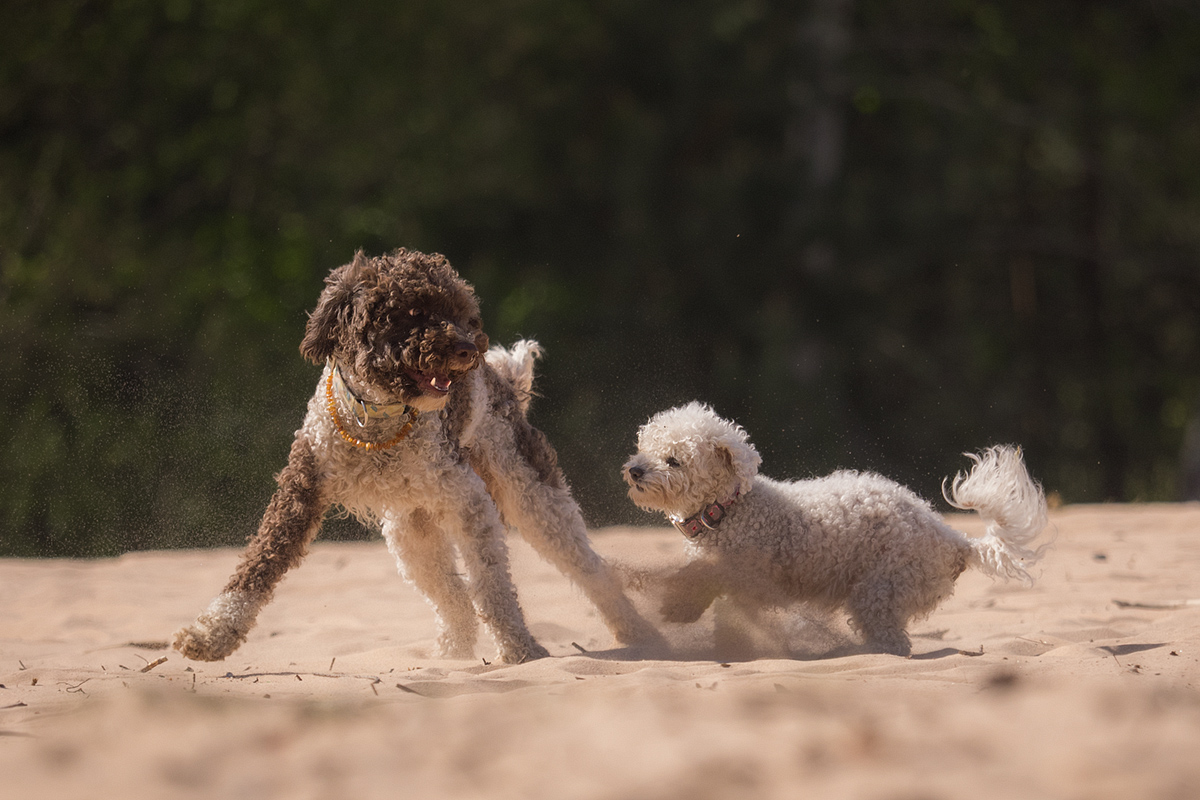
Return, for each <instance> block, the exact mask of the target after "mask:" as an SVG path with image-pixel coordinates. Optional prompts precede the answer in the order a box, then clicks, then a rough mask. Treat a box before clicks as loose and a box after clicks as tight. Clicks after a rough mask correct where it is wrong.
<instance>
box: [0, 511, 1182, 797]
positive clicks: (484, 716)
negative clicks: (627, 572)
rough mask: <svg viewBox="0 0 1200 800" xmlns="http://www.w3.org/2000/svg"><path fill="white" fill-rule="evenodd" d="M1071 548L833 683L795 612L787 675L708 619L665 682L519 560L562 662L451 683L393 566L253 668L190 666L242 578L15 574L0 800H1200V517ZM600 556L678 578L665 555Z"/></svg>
mask: <svg viewBox="0 0 1200 800" xmlns="http://www.w3.org/2000/svg"><path fill="white" fill-rule="evenodd" d="M952 520H953V522H954V524H956V526H958V527H960V529H963V530H966V531H968V532H970V533H978V532H979V531H980V524H979V522H978V521H977V520H976V519H973V518H970V517H953V518H952ZM1051 522H1052V524H1053V525H1054V526H1055V528H1056V531H1057V540H1056V541H1055V544H1054V546H1053V547H1052V549H1050V550H1049V551H1048V553H1047V555H1046V557H1045V559H1044V560H1043V562H1042V564H1041V569H1040V577H1039V579H1038V581H1037V583H1036V584H1035V585H1034V586H1033V587H1032V588H1029V587H1025V586H1022V585H1019V584H1004V583H993V582H992V581H990V580H988V579H987V578H984V577H982V576H981V575H979V574H976V573H967V574H965V575H964V576H963V577H962V578H961V579H960V580H959V583H958V588H957V591H956V593H955V595H954V596H953V597H952V598H950V599H949V600H948V601H947V602H945V603H944V604H943V605H942V607H941V608H940V609H938V610H937V611H936V612H934V613H933V614H932V615H931V616H930V617H929V618H928V619H926V620H923V621H920V622H917V623H915V624H914V626H913V627H912V629H911V630H912V633H913V641H914V655H913V656H912V657H911V658H897V657H894V656H885V655H871V654H853V655H833V656H828V653H830V652H833V653H839V652H842V653H844V652H845V651H846V647H847V646H848V645H849V644H852V637H851V634H850V632H849V631H848V629H846V627H845V624H844V621H842V620H841V619H837V618H835V619H830V620H822V619H819V618H808V617H806V616H804V614H803V613H796V614H793V615H791V616H789V617H788V620H789V622H790V625H791V628H790V630H791V640H789V641H788V642H786V643H785V645H786V647H787V648H788V649H789V652H790V655H791V657H788V658H780V657H769V658H768V657H764V658H758V659H754V660H747V661H734V660H725V661H722V660H720V659H719V657H718V654H717V653H715V652H714V651H713V649H712V643H711V612H709V614H706V615H705V617H704V618H702V619H701V621H700V622H699V623H696V624H695V625H691V626H683V625H663V626H662V627H663V630H664V633H665V634H666V635H667V637H668V638H669V639H670V641H671V642H672V643H673V644H674V646H675V650H674V655H673V657H672V658H670V659H656V660H648V659H645V658H640V657H637V655H636V654H635V653H631V652H629V651H624V650H620V649H614V645H613V642H612V639H611V637H610V636H609V635H608V633H607V631H606V630H605V628H604V626H603V625H602V624H601V622H600V621H599V618H598V617H597V615H596V613H595V612H594V611H593V610H592V609H591V607H590V606H589V605H588V604H587V602H586V601H585V600H584V599H583V598H582V596H581V595H580V594H579V592H577V591H576V590H575V589H574V588H573V587H571V585H570V584H569V583H568V582H567V580H566V579H565V578H564V577H562V576H561V575H560V574H559V573H557V572H556V571H555V570H554V569H553V568H552V567H550V566H549V565H547V564H545V563H544V562H542V561H540V560H539V559H538V558H537V557H536V556H535V555H534V554H533V553H532V551H531V550H530V549H529V548H528V547H527V546H526V545H525V544H524V543H523V542H521V541H520V540H513V541H512V543H511V550H512V561H513V573H514V577H515V580H516V582H517V585H518V588H519V591H520V595H521V602H522V605H523V607H524V608H525V611H526V615H527V618H528V620H529V623H530V627H531V629H532V630H533V632H534V634H535V635H536V636H537V637H538V638H539V640H540V641H541V642H542V643H543V644H544V645H545V646H546V647H547V648H548V649H549V650H550V652H551V654H552V656H553V657H552V658H548V659H543V660H540V661H535V662H532V663H527V664H521V665H515V666H505V665H499V664H495V663H489V662H491V661H492V660H493V659H492V657H493V654H494V651H493V649H492V647H491V644H490V642H488V641H487V640H486V636H485V637H482V639H481V643H480V646H479V651H478V653H477V658H476V659H475V660H473V661H450V660H443V659H438V658H434V657H432V655H431V650H432V647H433V641H434V636H435V629H434V620H433V615H432V613H431V611H430V609H429V608H428V606H427V605H426V604H425V601H424V600H423V599H422V598H421V597H420V596H419V595H418V594H417V593H416V592H415V591H414V590H413V589H412V588H411V587H410V586H408V585H407V584H406V583H404V581H403V580H402V579H401V578H400V577H399V576H398V575H397V572H396V568H395V565H394V563H393V561H392V559H391V557H390V556H389V555H388V553H387V551H386V549H385V547H384V545H383V543H382V542H380V541H374V542H362V543H321V542H318V543H317V544H316V545H315V546H314V548H313V551H312V553H311V555H310V556H309V557H308V559H307V560H306V562H305V563H304V564H303V565H302V566H301V567H300V568H299V569H297V570H295V571H293V572H292V573H291V574H290V575H289V576H288V577H287V578H286V579H285V581H284V582H283V584H282V585H281V587H280V588H279V590H278V592H277V593H276V598H275V601H274V602H273V603H272V604H271V605H270V606H268V607H267V608H266V610H265V611H264V612H263V614H262V616H261V617H260V620H259V624H258V626H257V627H256V628H255V629H254V631H253V632H252V633H251V636H250V639H249V641H248V642H247V643H246V644H245V645H244V646H243V647H242V649H241V650H239V651H238V652H237V653H235V654H234V655H233V656H231V657H230V658H229V659H227V660H226V661H224V662H221V663H216V664H207V663H195V662H189V661H187V660H185V659H183V658H182V657H181V656H180V655H179V654H177V653H175V652H174V651H171V650H169V649H166V643H167V642H168V641H169V639H170V637H171V635H172V633H173V632H174V631H175V630H176V629H177V628H179V627H180V626H181V625H183V624H185V623H187V622H190V621H191V620H192V619H193V618H194V616H195V615H196V613H197V612H199V611H200V610H201V609H202V608H203V607H204V606H205V605H206V604H207V602H208V601H209V599H210V598H211V597H212V596H213V595H214V594H215V593H216V592H217V591H218V590H219V589H220V587H221V586H222V585H223V583H224V581H225V579H226V578H227V577H228V575H229V573H230V572H231V571H232V569H233V566H234V564H235V561H236V559H237V551H236V550H230V549H221V550H203V551H201V550H196V551H176V552H145V553H132V554H129V555H125V556H122V557H121V558H117V559H111V560H100V561H62V560H51V561H24V560H13V559H9V560H0V776H2V777H0V797H4V798H8V797H12V798H26V799H27V798H56V799H57V798H64V799H66V798H89V799H91V800H94V799H95V798H109V797H153V798H156V799H158V800H162V799H163V798H177V797H178V798H193V797H221V798H242V797H245V798H376V797H379V798H384V797H388V798H395V797H413V798H443V797H445V798H450V797H453V798H485V797H486V798H489V800H499V799H500V798H514V799H515V798H522V799H523V800H530V799H536V798H547V799H550V798H553V799H554V800H574V799H576V798H578V799H580V800H584V799H589V798H614V799H615V798H649V799H652V800H667V799H668V798H680V800H683V798H687V799H688V800H702V799H703V798H729V797H753V798H797V797H813V798H855V799H856V800H857V799H858V798H871V799H874V798H878V799H879V800H942V799H945V800H949V799H950V798H962V797H970V798H977V799H978V798H1024V799H1026V800H1028V799H1029V798H1043V797H1044V798H1080V800H1082V799H1083V798H1089V799H1091V798H1122V800H1129V798H1143V799H1145V798H1180V799H1182V798H1195V797H1200V757H1197V753H1200V690H1198V685H1200V504H1186V505H1146V506H1134V505H1104V506H1071V507H1066V508H1063V509H1059V510H1057V511H1055V512H1053V513H1052V516H1051ZM593 540H594V543H595V546H596V548H597V549H598V550H599V551H600V552H601V553H603V554H604V555H605V556H606V557H608V558H610V559H612V560H614V561H616V562H619V563H623V564H630V565H635V566H639V567H641V566H647V565H650V566H669V565H671V564H673V563H681V562H682V539H681V537H680V535H679V534H678V533H677V532H676V531H674V530H672V529H669V528H644V529H636V528H619V529H603V530H597V531H594V532H593ZM635 599H636V600H637V601H638V602H639V603H640V604H642V605H644V607H645V609H646V610H647V612H648V613H651V612H652V609H653V598H652V597H651V596H649V595H635ZM839 648H840V649H839ZM164 658H165V661H164V660H162V659H164Z"/></svg>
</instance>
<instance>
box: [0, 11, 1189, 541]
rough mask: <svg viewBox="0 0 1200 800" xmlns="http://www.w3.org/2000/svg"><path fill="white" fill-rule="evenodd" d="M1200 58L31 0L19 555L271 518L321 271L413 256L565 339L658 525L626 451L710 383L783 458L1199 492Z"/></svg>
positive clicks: (959, 42) (568, 383)
mask: <svg viewBox="0 0 1200 800" xmlns="http://www.w3.org/2000/svg"><path fill="white" fill-rule="evenodd" d="M1197 53H1200V13H1198V12H1197V11H1196V8H1195V6H1194V4H1191V3H1185V2H1172V1H1171V0H1157V1H1156V2H1150V1H1149V0H1147V1H1146V2H1137V3H1118V2H1069V3H1043V2H1033V1H1032V0H1024V1H1016V0H1014V1H1013V2H1004V3H984V2H974V0H940V1H937V0H913V1H912V2H905V3H896V2H884V1H883V0H858V1H857V2H855V1H854V0H810V1H809V2H791V3H769V2H766V0H730V1H725V2H718V1H717V0H693V2H687V3H682V2H665V3H651V4H647V3H640V2H633V1H632V0H589V1H588V2H581V1H580V0H553V2H550V0H486V2H485V1H484V0H436V1H434V0H406V1H405V2H403V3H390V2H377V1H376V2H362V3H350V4H346V3H340V4H334V3H330V2H324V1H321V0H296V1H295V2H290V3H282V2H277V0H222V2H207V1H205V0H107V1H103V2H101V1H94V0H56V2H52V3H40V2H31V1H30V0H10V2H8V3H5V4H4V5H3V6H2V7H0V408H2V409H3V411H4V414H5V421H6V425H5V433H4V436H3V439H2V440H0V554H3V555H21V556H34V555H37V556H52V555H103V554H112V553H116V552H120V551H123V550H128V549H137V548H147V547H179V546H197V545H209V544H231V543H238V542H241V541H242V540H243V539H244V538H245V536H246V535H247V534H249V533H250V532H252V531H253V530H254V528H255V527H256V525H257V520H258V517H259V515H260V514H261V512H262V509H263V507H264V506H265V504H266V502H267V499H268V498H269V496H270V493H271V491H272V490H273V489H274V483H273V481H272V476H273V474H274V473H275V472H276V471H277V470H278V469H280V468H281V467H282V465H283V462H284V459H285V457H286V453H287V449H288V445H289V443H290V439H291V434H292V432H293V431H294V430H295V428H296V427H297V426H298V425H299V422H300V419H301V416H302V414H303V407H304V403H305V399H306V398H307V396H308V395H309V393H310V392H311V391H312V387H313V383H314V380H315V378H316V371H315V369H314V368H312V367H311V366H308V365H306V364H304V363H303V362H302V360H301V358H300V356H299V354H298V353H297V351H296V346H297V344H298V343H299V340H300V337H301V334H302V330H303V326H304V322H305V319H306V317H305V313H306V311H307V310H308V309H310V308H311V307H312V305H313V304H314V303H315V300H316V296H317V293H318V292H319V290H320V287H321V279H322V278H323V276H324V275H325V274H326V272H327V271H328V270H329V269H330V268H332V267H334V266H337V265H338V264H341V263H344V262H345V261H346V260H348V259H349V258H350V256H351V255H352V254H353V252H354V250H355V249H357V248H360V247H361V248H364V249H366V250H367V251H369V252H381V251H384V250H390V249H393V248H395V247H398V246H402V245H403V246H409V247H415V248H418V249H423V250H428V251H438V252H443V253H445V254H446V255H448V256H449V257H450V259H451V261H452V262H453V263H454V264H455V265H456V266H457V267H458V268H459V270H460V271H461V272H462V273H463V274H464V275H465V276H466V277H467V278H468V279H469V280H471V281H472V282H474V284H475V285H476V288H477V290H478V291H479V294H480V296H481V298H482V301H483V307H484V311H485V322H486V324H487V327H488V331H489V333H490V334H491V336H492V338H493V340H494V341H498V342H509V341H511V340H512V339H513V338H515V337H516V336H518V335H527V336H533V337H535V338H538V339H539V340H540V341H541V342H542V343H543V345H545V347H546V349H547V351H548V357H547V359H546V361H545V362H544V363H543V365H542V373H541V378H540V381H539V384H538V385H539V389H540V392H541V394H542V395H543V397H542V398H541V399H540V400H539V401H538V402H537V403H536V404H535V406H534V410H533V417H534V421H535V422H536V423H537V424H538V425H539V426H541V427H542V428H544V429H545V430H546V432H547V433H548V434H549V436H550V437H551V440H552V441H553V442H554V443H555V445H556V446H557V447H558V449H559V451H560V456H561V461H562V464H563V466H564V469H565V471H566V473H567V475H568V478H569V479H570V480H571V482H572V484H573V486H574V488H575V490H576V493H577V495H578V497H579V499H580V501H581V503H582V505H583V507H584V510H585V514H586V515H587V516H588V518H589V521H591V522H592V523H596V524H601V523H612V522H634V521H644V522H651V521H653V520H650V519H649V518H648V517H646V516H644V515H642V514H640V512H638V511H637V510H636V509H634V508H633V506H632V505H631V504H629V503H628V501H627V500H625V499H624V496H623V491H622V485H621V483H620V480H619V477H618V470H619V467H620V465H621V463H622V462H623V460H624V458H625V457H626V455H627V454H628V452H629V451H630V450H631V449H632V447H633V439H634V433H635V431H636V428H637V425H638V424H640V423H641V422H642V421H644V419H645V418H646V417H647V416H648V415H649V414H651V413H653V412H654V411H657V410H660V409H662V408H664V407H666V406H668V405H670V404H674V403H677V402H681V401H686V400H691V399H702V400H706V401H708V402H711V403H712V404H714V406H715V407H716V408H717V409H718V411H720V412H722V413H724V414H726V415H729V416H733V417H735V418H736V419H738V420H739V421H740V422H742V423H743V424H744V425H745V426H746V427H747V429H748V430H749V431H750V433H751V436H752V437H753V439H754V440H755V441H756V443H757V444H758V445H759V448H760V450H761V451H762V452H763V455H764V458H765V468H764V471H766V472H767V473H768V474H773V475H776V476H780V477H783V476H803V475H809V474H815V473H821V472H824V471H826V470H828V469H830V468H833V467H837V466H845V467H858V468H871V469H878V470H881V471H885V472H887V473H888V474H889V475H892V476H893V477H896V478H898V479H900V480H903V481H906V482H908V483H910V484H911V485H912V486H913V487H914V488H915V489H917V490H918V491H919V492H921V493H922V494H925V495H926V496H930V495H935V494H936V491H937V486H938V483H939V481H940V479H941V477H942V476H943V475H945V474H947V473H952V472H953V471H954V470H956V469H958V468H960V467H961V466H963V461H962V459H961V458H960V457H959V456H958V453H959V452H960V451H962V450H965V449H974V448H978V447H982V446H985V445H987V444H990V443H992V442H995V441H1001V440H1003V441H1017V442H1020V443H1023V444H1024V445H1025V446H1026V448H1027V453H1028V459H1029V461H1030V464H1031V467H1032V469H1033V471H1034V472H1035V473H1036V474H1037V475H1038V476H1040V477H1041V478H1042V479H1043V481H1044V483H1045V484H1046V486H1047V488H1048V489H1050V490H1052V491H1057V492H1059V493H1060V494H1061V495H1062V497H1063V498H1064V499H1066V500H1067V501H1098V500H1107V499H1114V500H1118V499H1119V500H1165V499H1174V498H1176V497H1177V496H1178V495H1179V492H1180V481H1181V480H1182V478H1183V476H1182V474H1181V466H1180V450H1181V447H1182V443H1183V441H1184V433H1185V428H1186V427H1187V425H1188V424H1189V422H1190V421H1193V420H1195V419H1196V417H1197V411H1198V408H1197V400H1198V398H1200V370H1198V369H1197V364H1200V59H1197V58H1196V54H1197ZM334 535H353V533H352V532H350V531H349V530H348V529H346V528H345V527H344V525H343V526H342V527H340V528H339V527H337V526H335V529H334Z"/></svg>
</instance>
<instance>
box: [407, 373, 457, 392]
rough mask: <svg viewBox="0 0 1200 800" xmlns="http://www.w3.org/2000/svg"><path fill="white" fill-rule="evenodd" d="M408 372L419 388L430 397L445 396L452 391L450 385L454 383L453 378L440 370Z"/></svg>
mask: <svg viewBox="0 0 1200 800" xmlns="http://www.w3.org/2000/svg"><path fill="white" fill-rule="evenodd" d="M406 372H408V377H410V378H412V379H413V381H414V382H415V383H416V384H417V390H418V391H419V392H420V393H421V394H424V395H428V396H430V397H445V396H446V395H447V394H449V393H450V385H451V384H452V383H454V379H453V378H451V377H450V376H449V375H446V374H443V373H440V372H414V371H412V370H406Z"/></svg>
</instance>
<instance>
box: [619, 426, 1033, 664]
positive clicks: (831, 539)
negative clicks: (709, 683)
mask: <svg viewBox="0 0 1200 800" xmlns="http://www.w3.org/2000/svg"><path fill="white" fill-rule="evenodd" d="M968 455H969V454H968ZM969 457H970V458H971V459H972V460H973V461H974V462H975V465H974V467H973V468H972V470H971V471H970V473H969V474H966V475H963V474H961V473H960V474H959V475H957V476H956V477H955V478H954V480H953V481H952V482H951V484H950V487H949V491H948V492H946V491H945V487H943V493H944V494H946V499H947V500H948V501H949V502H950V503H951V504H952V505H953V506H955V507H956V508H960V509H971V510H974V511H976V512H978V513H979V514H980V515H981V516H983V517H984V518H985V519H986V520H988V522H989V525H988V528H987V532H986V533H985V534H984V535H983V536H982V537H980V538H976V539H972V538H969V537H967V536H965V535H963V534H962V533H960V532H958V531H956V530H954V529H953V528H951V527H950V526H949V525H947V524H946V523H945V521H944V520H943V519H942V518H941V516H939V515H938V514H937V513H936V512H934V510H933V509H932V507H930V505H929V503H927V502H925V501H924V500H922V499H921V498H919V497H917V496H916V495H915V494H913V493H912V492H911V491H909V490H908V489H906V488H905V487H903V486H901V485H899V484H897V483H895V482H894V481H890V480H888V479H887V478H884V477H882V476H880V475H876V474H872V473H865V472H863V473H860V472H850V471H841V472H835V473H833V474H832V475H829V476H828V477H824V478H816V479H813V480H801V481H794V482H783V481H775V480H771V479H770V478H766V477H763V476H761V475H759V474H758V466H759V464H760V463H761V462H762V459H761V458H759V455H758V452H757V451H756V450H755V449H754V446H753V445H752V444H751V443H750V442H749V440H748V438H747V435H746V432H745V431H744V430H742V428H741V427H740V426H738V425H736V424H734V423H732V422H729V421H727V420H724V419H722V418H720V417H719V416H717V415H716V414H715V413H714V412H713V410H712V409H711V408H709V407H708V406H705V405H702V404H700V403H691V404H690V405H687V406H683V407H681V408H673V409H670V410H668V411H663V412H661V413H659V414H657V415H655V416H654V417H653V418H651V419H650V421H649V422H647V423H646V424H645V425H643V426H642V427H641V429H640V430H639V431H638V452H637V454H635V455H634V456H633V457H632V458H630V459H629V461H628V463H626V464H625V467H624V477H625V481H626V483H628V484H629V497H630V498H631V499H632V500H633V502H634V503H636V504H637V505H638V506H640V507H641V508H643V509H646V510H650V511H659V512H662V513H663V514H665V515H666V516H667V517H668V519H670V520H671V522H672V523H673V524H674V525H675V527H677V528H678V529H679V530H680V531H681V532H682V533H683V534H684V536H685V537H687V539H688V542H689V547H688V550H689V556H690V561H689V563H688V564H687V565H686V566H685V567H683V568H682V569H680V570H679V571H678V572H676V573H674V574H673V575H672V576H671V577H670V578H669V579H668V580H667V581H666V582H665V597H664V601H663V607H662V613H663V617H664V619H666V620H667V621H668V622H694V621H695V620H697V619H698V618H699V617H700V615H701V614H703V613H704V611H705V609H707V608H708V607H709V605H711V604H712V603H713V601H714V600H715V599H717V598H718V597H721V596H724V597H725V598H726V599H727V601H728V602H729V603H732V604H733V605H734V606H735V607H737V608H738V609H740V610H741V611H744V612H746V613H747V614H748V615H749V616H751V617H753V615H754V614H755V612H756V611H760V610H763V609H768V608H773V607H781V606H785V605H788V604H790V603H793V602H796V601H805V602H808V603H810V604H813V605H815V606H817V607H819V608H824V609H828V610H832V609H836V608H845V609H847V610H848V611H849V613H850V622H851V625H852V626H853V627H854V628H855V629H856V630H857V631H858V632H859V633H860V634H862V636H863V638H864V639H865V642H866V646H867V647H868V648H869V649H870V650H872V651H875V652H883V653H894V654H896V655H901V656H906V655H908V654H909V653H910V652H911V648H912V645H911V642H910V641H909V638H908V633H907V632H906V628H907V627H908V623H909V621H910V620H912V619H914V618H919V617H922V616H925V615H927V614H929V613H930V612H931V611H933V609H934V608H936V607H937V605H938V603H940V602H941V601H942V600H943V599H944V598H946V597H948V596H949V595H950V594H951V593H952V592H953V591H954V582H955V580H956V579H957V578H958V576H959V575H960V574H961V573H962V571H963V570H965V569H966V568H967V567H977V568H978V569H980V570H982V571H983V572H985V573H987V574H988V575H991V576H993V577H1004V578H1011V577H1016V578H1022V579H1024V580H1026V581H1031V580H1032V579H1031V578H1030V576H1029V572H1028V571H1027V568H1028V567H1029V566H1030V565H1031V564H1032V563H1033V562H1035V561H1036V560H1037V559H1038V558H1039V557H1040V556H1041V553H1042V550H1043V549H1044V547H1045V545H1043V546H1042V547H1041V548H1038V549H1032V546H1033V542H1034V540H1035V539H1036V538H1037V536H1038V535H1039V534H1040V533H1041V531H1042V530H1043V528H1045V526H1046V519H1047V512H1046V501H1045V498H1044V496H1043V494H1042V490H1041V487H1039V486H1038V484H1036V483H1035V482H1034V481H1033V480H1032V479H1030V477H1029V473H1028V472H1027V471H1026V469H1025V464H1024V462H1023V460H1022V458H1021V452H1020V450H1019V449H1014V448H1011V447H1004V446H997V447H992V448H989V449H987V450H985V451H983V452H982V453H981V454H980V455H978V456H975V455H969ZM719 625H720V619H719V618H718V626H719ZM720 635H721V632H720V630H718V637H720Z"/></svg>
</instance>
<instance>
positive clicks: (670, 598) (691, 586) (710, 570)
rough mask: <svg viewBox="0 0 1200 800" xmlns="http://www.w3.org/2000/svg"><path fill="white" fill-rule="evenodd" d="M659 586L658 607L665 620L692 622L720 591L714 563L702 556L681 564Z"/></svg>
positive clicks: (720, 586)
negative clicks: (660, 591) (660, 600)
mask: <svg viewBox="0 0 1200 800" xmlns="http://www.w3.org/2000/svg"><path fill="white" fill-rule="evenodd" d="M663 586H664V590H663V600H662V606H661V609H660V611H661V613H662V616H663V619H664V620H665V621H667V622H695V621H696V620H698V619H700V616H701V615H702V614H703V613H704V612H705V611H707V610H708V607H709V606H710V605H712V603H713V601H714V600H716V599H717V597H718V596H720V594H721V592H722V584H721V577H720V573H719V571H718V570H717V567H716V565H714V564H713V563H712V562H710V561H707V560H704V559H701V560H698V561H693V562H691V563H690V564H688V565H686V566H684V567H681V568H680V569H678V570H677V571H675V572H674V573H673V574H671V575H670V576H668V577H667V579H666V580H665V581H664V583H663Z"/></svg>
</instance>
